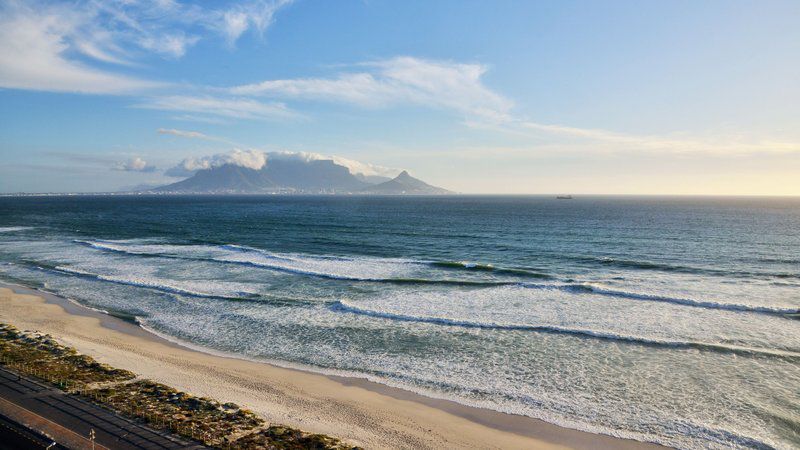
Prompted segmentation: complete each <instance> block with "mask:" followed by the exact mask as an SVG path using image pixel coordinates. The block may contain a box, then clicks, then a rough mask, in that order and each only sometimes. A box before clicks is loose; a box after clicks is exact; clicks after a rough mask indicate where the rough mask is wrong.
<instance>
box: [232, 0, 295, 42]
mask: <svg viewBox="0 0 800 450" xmlns="http://www.w3.org/2000/svg"><path fill="white" fill-rule="evenodd" d="M290 3H292V0H274V1H256V2H249V3H240V4H238V5H235V6H234V7H232V8H231V9H229V10H227V11H224V12H222V13H221V18H220V20H219V25H218V29H219V31H220V32H221V33H222V34H223V35H224V36H225V38H226V39H227V41H228V43H229V44H230V45H233V44H234V43H235V42H236V41H237V40H238V39H239V37H240V36H241V35H242V34H244V32H245V31H247V30H248V29H253V30H255V31H256V32H257V33H258V34H259V35H263V33H264V30H266V29H267V27H269V26H270V25H272V22H273V21H274V16H275V13H276V12H277V11H278V10H279V9H280V8H282V7H283V6H286V5H288V4H290Z"/></svg>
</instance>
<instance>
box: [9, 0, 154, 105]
mask: <svg viewBox="0 0 800 450" xmlns="http://www.w3.org/2000/svg"><path fill="white" fill-rule="evenodd" d="M83 20H84V18H83V17H81V16H80V15H78V14H75V13H73V12H71V11H70V10H69V9H67V8H63V7H49V8H45V9H42V10H40V9H38V8H34V7H33V6H29V5H27V4H22V3H18V2H13V1H12V2H9V3H5V4H3V5H2V6H0V87H5V88H14V89H33V90H45V91H56V92H81V93H92V94H119V93H129V92H134V91H139V90H143V89H147V88H152V87H156V86H158V83H154V82H152V81H147V80H142V79H138V78H134V77H130V76H125V75H120V74H115V73H111V72H108V71H104V70H100V69H96V68H92V67H89V66H87V65H85V64H82V63H80V62H77V61H75V60H72V59H69V58H68V57H67V56H66V53H67V52H68V50H70V49H71V48H72V47H75V46H74V45H71V44H70V43H69V40H68V37H70V36H72V35H74V34H75V33H76V30H77V29H78V28H79V27H80V26H81V24H82V23H83ZM76 48H77V49H78V50H79V51H82V52H83V53H84V54H86V55H88V56H91V57H94V58H96V59H100V60H104V61H112V60H114V59H115V57H113V56H111V55H110V54H108V53H107V52H105V51H104V50H101V49H100V48H98V46H97V45H96V43H91V42H87V41H81V42H79V44H78V45H77V46H76Z"/></svg>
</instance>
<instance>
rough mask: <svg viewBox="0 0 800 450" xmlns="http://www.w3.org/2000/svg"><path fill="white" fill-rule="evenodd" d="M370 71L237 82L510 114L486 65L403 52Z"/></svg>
mask: <svg viewBox="0 0 800 450" xmlns="http://www.w3.org/2000/svg"><path fill="white" fill-rule="evenodd" d="M360 66H362V67H367V68H369V70H368V71H362V72H356V73H343V74H340V75H338V76H336V77H333V78H295V79H285V80H268V81H263V82H260V83H255V84H248V85H243V86H237V87H234V88H232V89H231V92H233V93H234V94H238V95H269V96H277V97H286V98H299V99H309V100H320V101H330V102H342V103H349V104H354V105H358V106H362V107H372V108H376V107H387V106H393V105H401V104H416V105H423V106H427V107H432V108H440V109H448V110H454V111H457V112H459V113H461V114H464V115H467V116H478V117H481V118H483V119H490V120H492V121H497V120H506V119H507V118H508V117H509V113H510V110H511V107H512V106H513V103H512V102H511V101H510V100H509V99H507V98H505V97H503V96H502V95H500V94H498V93H496V92H494V91H492V90H491V89H489V88H487V87H486V86H484V84H483V83H482V81H481V77H482V76H483V74H484V73H485V72H486V70H487V68H486V66H483V65H480V64H462V63H453V62H442V61H431V60H424V59H418V58H412V57H397V58H392V59H388V60H383V61H377V62H370V63H364V64H361V65H360Z"/></svg>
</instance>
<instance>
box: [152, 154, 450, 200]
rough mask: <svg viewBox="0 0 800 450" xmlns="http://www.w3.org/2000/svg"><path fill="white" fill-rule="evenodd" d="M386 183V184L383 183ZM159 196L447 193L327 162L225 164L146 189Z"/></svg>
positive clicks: (410, 180) (401, 177)
mask: <svg viewBox="0 0 800 450" xmlns="http://www.w3.org/2000/svg"><path fill="white" fill-rule="evenodd" d="M385 180H388V181H385ZM149 192H160V193H181V194H188V193H202V194H257V193H297V194H384V195H422V194H428V195H437V194H447V193H449V191H447V190H445V189H442V188H438V187H435V186H431V185H429V184H427V183H425V182H423V181H421V180H418V179H416V178H414V177H412V176H410V175H409V174H408V172H406V171H403V172H402V173H401V174H400V175H398V176H397V177H395V178H393V179H388V178H387V177H380V176H363V175H361V174H353V173H351V170H350V169H349V168H348V167H345V166H344V165H340V164H337V163H336V162H335V161H333V160H329V159H315V160H302V159H278V158H276V159H270V160H269V161H268V162H267V163H265V164H264V165H263V166H262V167H261V168H260V169H254V168H250V167H244V166H242V165H238V164H234V163H225V164H222V165H219V166H216V167H209V168H205V169H201V170H198V171H196V172H195V173H194V174H193V175H192V176H190V177H189V178H187V179H185V180H182V181H179V182H177V183H172V184H169V185H166V186H161V187H157V188H153V189H149Z"/></svg>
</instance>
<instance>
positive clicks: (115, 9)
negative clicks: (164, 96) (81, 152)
mask: <svg viewBox="0 0 800 450" xmlns="http://www.w3.org/2000/svg"><path fill="white" fill-rule="evenodd" d="M289 3H290V2H289V1H285V0H275V1H266V0H255V1H250V2H244V3H239V4H236V5H235V6H233V7H230V8H204V7H201V6H199V5H197V4H188V3H186V4H184V3H179V2H177V1H172V0H135V1H133V0H122V1H100V0H77V1H75V2H66V3H58V2H54V3H51V2H45V1H42V0H30V1H22V0H3V1H0V87H5V88H12V89H28V90H43V91H51V92H77V93H90V94H121V93H131V92H137V91H142V90H147V89H151V88H155V87H158V86H162V85H163V83H157V82H153V81H149V80H144V79H140V78H137V77H133V76H130V75H124V74H121V73H115V72H113V71H110V70H108V69H101V68H97V67H93V66H92V65H91V64H90V63H95V62H102V63H107V64H115V65H125V66H136V64H135V63H134V62H133V60H134V59H136V58H137V57H141V55H142V53H146V52H150V53H155V54H157V55H161V56H165V57H169V58H180V57H182V56H183V55H184V54H185V53H186V52H187V50H188V49H189V48H191V47H192V46H193V45H194V44H196V43H197V42H198V41H199V40H200V39H201V38H203V37H205V35H206V34H209V33H210V34H216V35H219V36H221V37H223V38H224V39H225V41H226V42H228V43H229V44H232V43H234V42H235V41H236V40H237V39H238V38H239V37H240V36H241V35H242V33H244V32H245V31H247V30H248V29H253V30H255V31H256V32H258V33H259V34H263V32H264V31H265V30H266V29H267V28H268V27H269V25H270V24H271V23H272V22H273V20H274V15H275V13H276V12H277V11H278V10H279V9H280V8H281V7H283V6H285V5H287V4H289ZM231 14H233V16H236V17H239V21H240V22H241V23H240V25H238V27H239V28H238V29H237V30H234V29H233V28H231V25H230V23H229V22H230V20H229V19H228V18H229V17H232V16H231Z"/></svg>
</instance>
